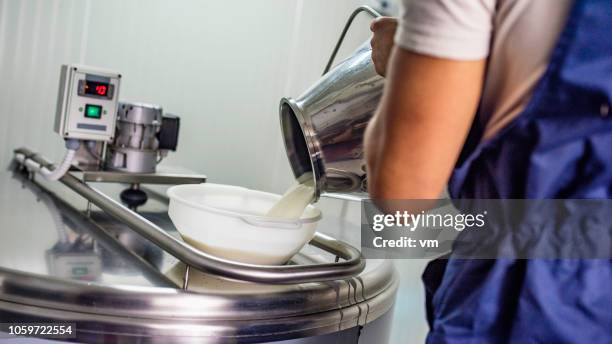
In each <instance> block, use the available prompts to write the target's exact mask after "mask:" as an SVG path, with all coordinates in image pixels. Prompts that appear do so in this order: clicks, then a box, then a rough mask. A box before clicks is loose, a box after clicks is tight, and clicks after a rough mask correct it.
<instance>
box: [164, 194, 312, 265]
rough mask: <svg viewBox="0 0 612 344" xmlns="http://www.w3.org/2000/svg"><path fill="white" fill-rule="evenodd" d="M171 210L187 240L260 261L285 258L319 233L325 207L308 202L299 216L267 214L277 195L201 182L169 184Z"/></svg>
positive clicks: (224, 254)
mask: <svg viewBox="0 0 612 344" xmlns="http://www.w3.org/2000/svg"><path fill="white" fill-rule="evenodd" d="M168 197H169V198H170V205H169V208H168V215H169V216H170V219H171V220H172V222H173V223H174V226H175V227H176V228H177V230H178V231H179V233H180V234H181V236H182V237H183V240H185V241H186V242H187V243H189V244H190V245H192V246H194V247H196V248H198V249H200V250H202V251H204V252H206V253H209V254H211V255H214V256H217V257H220V258H225V259H228V260H233V261H238V262H243V263H249V264H260V265H279V264H284V263H286V262H287V261H288V260H289V259H290V258H291V257H292V256H293V255H295V254H296V253H297V252H298V251H299V250H300V249H301V248H302V247H303V246H304V245H305V244H306V243H308V242H309V241H310V240H311V239H312V237H313V236H314V233H315V228H316V226H317V222H318V221H319V220H320V219H321V212H320V211H319V210H318V209H317V208H315V207H314V206H312V205H310V206H308V207H307V208H306V210H305V211H304V213H303V214H302V217H301V218H299V219H295V220H286V219H277V218H270V217H266V216H265V214H266V212H267V211H268V210H269V209H270V208H271V207H272V206H273V205H274V204H275V203H276V202H277V201H278V200H279V199H280V198H281V196H279V195H275V194H270V193H266V192H261V191H255V190H250V189H246V188H242V187H237V186H228V185H218V184H209V183H207V184H200V185H178V186H174V187H171V188H170V189H168Z"/></svg>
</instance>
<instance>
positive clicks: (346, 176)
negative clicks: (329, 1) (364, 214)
mask: <svg viewBox="0 0 612 344" xmlns="http://www.w3.org/2000/svg"><path fill="white" fill-rule="evenodd" d="M362 11H366V12H368V13H370V14H375V13H376V12H375V11H373V10H371V9H369V8H368V7H361V8H359V9H357V11H356V12H354V13H353V15H352V16H351V18H350V20H349V23H348V24H347V27H346V28H345V30H344V32H343V36H342V37H341V40H340V41H339V44H341V42H342V39H343V37H344V34H345V33H346V31H347V30H348V25H350V23H351V22H352V20H353V19H354V17H355V16H356V15H357V14H358V13H360V12H362ZM338 47H339V45H338V46H337V47H336V48H338ZM336 52H337V49H336V51H334V54H332V58H331V59H330V63H333V59H334V57H335V53H336ZM383 84H384V79H383V78H382V77H381V76H379V75H378V74H377V73H376V71H375V69H374V65H373V62H372V58H371V47H370V44H369V42H365V43H364V44H363V45H362V46H361V47H360V48H359V49H358V50H357V51H356V52H355V53H354V54H353V55H352V56H350V57H349V58H348V59H346V60H344V61H343V62H341V63H340V64H339V65H338V66H337V67H335V68H334V69H333V70H331V71H330V72H328V73H326V74H325V75H324V76H323V77H322V78H321V79H320V80H319V81H318V82H317V83H316V84H315V85H313V86H312V87H311V88H310V89H309V90H307V91H306V92H305V93H304V94H303V95H301V96H300V97H299V98H298V99H292V98H284V99H282V100H281V104H280V122H281V130H282V133H283V138H284V143H285V148H286V150H287V156H288V158H289V162H290V164H291V167H292V169H293V173H294V175H295V177H296V179H298V180H300V181H302V180H303V179H304V178H314V182H315V186H316V199H319V197H320V196H321V194H323V193H333V194H343V195H346V196H347V197H348V196H350V197H357V198H362V197H366V196H367V194H366V193H365V191H366V190H365V187H366V173H365V164H364V161H363V137H364V133H365V129H366V126H367V124H368V122H369V120H370V119H371V118H372V116H373V115H374V112H375V110H376V107H377V106H378V103H379V101H380V97H381V95H382V90H383ZM309 173H312V175H310V174H309Z"/></svg>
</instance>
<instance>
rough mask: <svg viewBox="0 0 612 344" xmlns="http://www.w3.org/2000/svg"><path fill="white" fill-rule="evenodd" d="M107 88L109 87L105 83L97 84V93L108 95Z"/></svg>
mask: <svg viewBox="0 0 612 344" xmlns="http://www.w3.org/2000/svg"><path fill="white" fill-rule="evenodd" d="M106 90H107V87H106V86H104V85H97V86H96V93H97V94H98V95H101V96H105V95H106Z"/></svg>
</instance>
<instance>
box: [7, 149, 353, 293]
mask: <svg viewBox="0 0 612 344" xmlns="http://www.w3.org/2000/svg"><path fill="white" fill-rule="evenodd" d="M14 153H15V157H16V159H15V160H16V161H17V162H19V163H22V162H23V161H25V160H28V159H30V160H33V161H35V162H36V163H38V164H40V165H41V166H44V167H48V168H49V169H52V168H54V166H53V164H52V163H51V162H49V161H48V160H47V159H45V158H44V157H42V156H40V155H38V154H36V153H34V152H32V151H31V150H29V149H27V148H19V149H16V150H15V151H14ZM60 182H61V183H63V184H64V185H66V186H67V187H69V188H70V189H71V190H73V191H74V192H76V193H77V194H79V195H81V196H82V197H84V198H85V199H86V200H88V201H89V202H91V203H92V204H95V205H96V206H97V207H98V208H100V209H101V210H102V211H104V212H106V213H107V214H108V215H110V216H112V217H113V218H115V219H116V220H118V221H121V222H123V223H125V224H126V225H128V226H129V227H130V228H131V229H132V230H133V231H135V232H136V233H138V234H140V235H141V236H142V237H144V238H145V239H147V240H149V241H151V242H152V243H154V244H155V245H157V246H159V247H160V248H161V249H163V250H165V251H166V252H168V253H169V254H171V255H172V256H174V257H176V258H177V259H179V260H180V261H182V262H183V263H185V264H186V265H187V267H192V268H195V269H198V270H200V271H203V272H207V273H211V274H215V275H219V276H223V277H226V278H232V279H237V280H243V281H248V282H257V283H268V284H297V283H306V282H324V281H331V280H340V279H347V278H351V277H354V276H357V275H358V274H359V273H361V272H362V271H363V270H364V268H365V260H364V258H363V257H362V255H361V252H359V250H357V249H356V248H354V247H352V246H351V245H349V244H347V243H344V242H342V241H338V240H336V239H334V238H331V237H329V236H326V235H323V234H321V233H316V234H315V236H314V238H313V239H312V240H311V241H310V245H312V246H315V247H317V248H319V249H322V250H324V251H327V252H329V253H331V254H333V255H335V256H336V262H334V263H324V264H314V265H283V266H263V265H252V264H243V263H238V262H233V261H229V260H225V259H222V258H218V257H215V256H212V255H209V254H207V253H205V252H202V251H200V250H197V249H196V248H194V247H193V246H191V245H189V244H187V243H185V242H183V241H180V240H178V239H176V238H174V237H173V236H171V235H170V234H168V233H167V232H166V231H164V230H163V229H162V228H160V227H158V226H157V225H155V224H154V223H152V222H151V221H149V220H147V219H145V218H144V217H142V216H141V215H139V214H138V213H136V212H134V211H132V210H130V209H128V208H127V207H125V206H123V205H122V204H120V203H119V202H117V201H115V200H114V199H112V198H110V197H108V196H107V195H105V194H104V193H102V192H100V191H98V190H96V189H95V188H93V187H91V186H90V185H88V184H86V183H85V182H83V181H81V180H80V179H78V178H77V177H75V176H74V175H73V174H72V173H71V172H68V173H66V174H65V175H64V176H63V177H62V178H61V179H60ZM340 259H343V260H340ZM188 279H189V269H186V271H185V276H184V282H185V283H184V286H183V287H184V288H186V287H187V284H188Z"/></svg>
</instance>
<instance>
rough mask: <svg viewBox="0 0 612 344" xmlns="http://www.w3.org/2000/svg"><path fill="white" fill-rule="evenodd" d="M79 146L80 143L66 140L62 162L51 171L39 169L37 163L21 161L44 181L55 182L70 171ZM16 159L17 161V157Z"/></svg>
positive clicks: (30, 160)
mask: <svg viewBox="0 0 612 344" xmlns="http://www.w3.org/2000/svg"><path fill="white" fill-rule="evenodd" d="M80 146H81V143H80V142H79V141H77V140H67V141H66V148H67V149H68V151H67V152H66V155H65V156H64V160H63V161H62V163H61V164H60V165H59V166H57V167H56V168H54V169H53V170H49V169H48V168H47V167H46V166H45V167H41V166H40V164H39V163H37V162H35V161H34V160H32V159H25V161H23V164H24V165H25V166H26V167H27V168H28V170H30V171H33V172H40V174H42V176H43V177H44V178H45V179H46V180H49V181H57V180H60V179H61V178H62V177H63V176H64V175H65V174H66V172H68V170H69V169H70V166H72V161H73V160H74V157H75V156H76V152H77V151H78V150H79V147H80ZM17 159H18V161H19V157H18V158H17ZM22 160H23V159H22Z"/></svg>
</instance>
